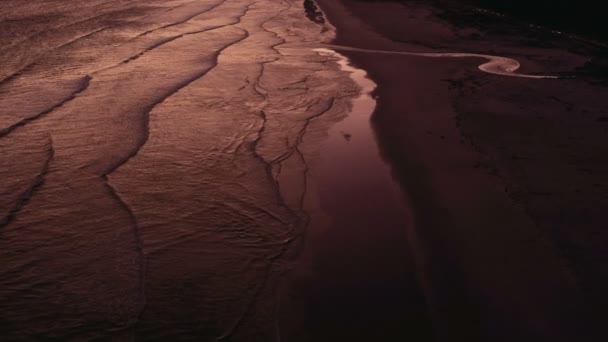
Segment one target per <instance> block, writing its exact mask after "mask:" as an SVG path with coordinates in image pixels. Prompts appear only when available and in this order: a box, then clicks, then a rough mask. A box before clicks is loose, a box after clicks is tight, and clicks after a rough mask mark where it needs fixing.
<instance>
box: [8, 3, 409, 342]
mask: <svg viewBox="0 0 608 342" xmlns="http://www.w3.org/2000/svg"><path fill="white" fill-rule="evenodd" d="M328 28H329V29H328ZM0 32H2V34H1V35H0V39H1V40H2V47H1V48H0V57H1V58H2V60H3V63H2V65H0V127H1V128H0V156H1V158H0V182H1V183H0V191H1V193H0V204H1V206H0V210H1V211H0V226H1V228H0V260H1V262H2V268H1V270H0V310H1V311H2V315H1V318H0V333H2V335H3V336H4V337H5V338H7V339H34V338H43V337H44V338H49V337H52V338H58V339H70V338H75V339H91V338H133V337H135V338H138V339H140V338H142V339H150V338H154V339H192V338H197V339H203V340H229V339H230V340H237V341H251V340H255V341H266V340H279V339H280V336H281V334H282V330H286V331H290V330H289V329H288V328H285V329H284V327H283V326H282V324H283V323H281V319H280V316H281V315H280V313H281V312H283V311H284V310H286V309H285V308H287V310H290V311H291V312H290V313H289V315H293V316H294V317H295V316H297V315H302V316H308V317H312V315H313V313H314V310H305V309H302V310H301V311H298V312H295V311H297V310H298V309H297V308H296V307H295V306H294V307H291V309H289V307H288V306H281V305H280V303H281V300H280V297H281V296H282V295H279V292H280V291H278V289H279V288H281V287H283V288H284V285H282V284H284V283H285V279H287V278H289V277H290V276H291V274H292V273H291V272H290V270H292V269H296V270H298V269H299V266H297V265H298V260H302V259H301V257H300V256H301V255H302V254H304V255H308V256H310V254H311V253H312V254H313V256H314V257H315V258H323V257H327V258H333V257H334V256H335V255H344V256H347V257H348V256H349V255H352V254H349V253H350V252H349V251H348V249H349V248H354V247H356V245H355V244H354V242H355V240H349V239H346V240H344V243H343V244H342V245H340V244H337V245H336V246H335V249H334V251H333V252H332V254H329V255H327V254H324V253H325V252H323V251H324V249H323V248H326V247H319V248H321V249H320V251H321V252H319V250H318V249H317V247H315V245H314V244H308V245H307V244H306V242H305V241H307V240H308V241H312V240H309V239H308V238H307V236H308V237H310V236H312V235H313V234H312V233H311V234H309V232H311V231H320V230H321V229H333V228H335V229H334V234H338V235H337V236H335V237H336V238H340V236H339V234H343V233H344V234H348V232H347V231H345V230H344V229H347V228H348V227H349V224H350V223H349V222H340V221H339V219H340V217H341V218H344V217H346V216H344V215H345V214H344V213H345V212H349V211H351V210H353V208H354V207H352V205H355V204H357V203H359V204H361V205H363V204H364V202H357V201H348V200H345V199H347V198H348V196H351V195H354V194H358V195H359V196H360V195H362V194H363V193H364V192H365V191H369V193H370V194H371V193H375V194H377V196H378V197H379V198H384V195H386V194H390V196H392V197H391V199H388V200H387V199H386V198H384V199H383V200H382V201H380V202H377V203H376V204H377V206H378V208H379V207H380V206H381V204H382V205H384V204H386V203H389V204H393V205H394V206H392V207H391V206H390V205H389V206H388V208H389V209H387V210H389V213H388V214H387V215H388V216H387V217H385V218H384V219H386V222H392V223H390V224H389V226H390V227H391V229H390V231H386V232H384V233H380V234H377V235H378V237H379V238H378V240H377V241H378V243H379V245H378V246H376V247H377V248H376V249H374V248H372V249H371V250H369V251H368V252H369V253H364V254H360V255H358V257H359V258H361V260H360V261H361V262H362V263H361V264H360V265H358V266H357V267H358V268H359V269H360V270H366V269H372V268H374V267H376V266H374V265H375V264H374V262H375V263H377V264H381V263H382V262H383V260H382V259H378V260H375V261H374V262H372V259H373V258H374V256H379V257H380V258H387V259H386V260H388V258H392V257H394V255H390V253H388V254H387V253H384V254H383V253H378V251H382V250H385V249H384V248H383V247H382V244H384V243H387V241H389V240H391V238H390V237H391V234H397V235H399V236H401V235H400V234H401V232H402V230H401V228H402V227H401V226H400V224H399V223H397V224H395V222H405V221H406V220H407V219H406V218H404V217H403V215H404V214H403V213H401V212H400V210H401V209H402V207H401V205H402V204H401V202H400V201H401V200H400V197H399V196H398V193H397V192H396V186H394V184H393V183H392V180H391V179H390V176H389V172H388V169H387V167H386V166H384V164H383V163H382V162H381V159H380V158H379V156H378V151H377V147H376V145H375V143H374V140H373V134H372V133H371V132H372V131H371V128H370V127H369V123H368V118H369V115H370V114H371V111H372V110H373V106H374V101H373V99H371V97H370V96H369V92H370V91H371V88H372V85H371V83H369V82H370V81H369V80H367V81H366V78H365V75H364V74H362V71H360V70H357V69H355V68H352V67H349V66H348V65H347V62H346V60H345V58H344V57H343V56H341V55H339V54H336V53H335V52H329V51H314V50H313V48H311V46H317V45H319V44H320V43H322V42H328V41H329V40H330V39H331V38H332V37H333V35H334V31H333V30H332V29H331V27H330V26H326V27H322V26H320V25H319V24H317V23H314V22H311V21H309V20H307V19H306V17H305V13H304V11H303V7H302V3H301V2H300V1H279V0H276V1H263V2H254V1H250V0H225V1H216V0H204V1H183V0H168V1H160V0H156V1H146V2H141V1H120V0H117V1H105V2H104V1H86V2H75V3H72V2H70V4H69V5H68V4H66V3H63V2H57V1H50V0H38V1H29V2H26V3H25V2H22V1H7V2H5V3H3V5H2V6H1V8H0ZM306 46H309V47H306ZM360 82H363V83H360ZM358 83H359V84H358ZM361 87H363V88H364V89H363V92H361V90H362V89H361ZM359 94H363V95H359ZM348 115H351V116H349V117H348V119H347V120H344V121H342V120H343V119H344V118H346V117H347V116H348ZM338 122H340V123H339V124H336V123H338ZM349 163H352V165H351V164H349ZM338 164H341V165H342V166H341V168H335V167H336V166H337V165H338ZM349 168H355V169H357V170H356V171H354V172H351V173H349V175H351V176H353V178H348V177H343V175H342V174H341V173H342V172H346V170H348V169H349ZM339 170H340V171H339ZM376 175H382V177H380V178H376ZM355 176H356V177H355ZM335 177H338V178H341V179H343V180H344V182H335V180H336V179H334V178H335ZM357 177H364V178H357ZM364 181H365V182H364ZM365 187H368V188H365ZM351 190H353V191H355V192H354V193H353V192H350V191H351ZM334 195H336V196H337V197H332V196H334ZM390 196H389V197H390ZM332 198H333V199H332ZM376 209H377V208H376ZM391 210H392V211H391ZM379 214H380V212H376V211H374V208H373V207H370V208H368V209H367V212H362V213H361V215H360V216H358V217H360V218H367V219H371V218H374V219H375V218H376V216H375V215H379ZM391 215H393V216H394V215H396V216H394V217H397V216H398V217H399V220H402V221H399V220H397V221H391V220H392V218H394V217H393V216H391ZM332 216H333V217H334V219H335V218H336V217H337V218H338V219H335V220H336V221H335V222H334V223H327V221H324V220H322V219H320V218H323V217H332ZM381 221H382V222H385V221H383V220H381ZM361 222H363V221H361ZM374 222H376V221H375V220H374ZM369 224H372V222H369ZM374 224H376V223H374ZM387 224H388V223H387ZM380 226H382V224H381V225H380ZM322 227H324V228H322ZM332 227H333V228H332ZM359 227H365V225H359ZM374 235H376V234H370V231H369V230H368V231H367V232H366V234H362V235H359V238H361V239H363V240H358V242H357V243H362V242H364V241H365V239H369V238H370V237H373V236H374ZM328 236H332V238H333V236H334V235H328ZM400 239H401V237H400ZM324 241H325V242H324V243H328V242H329V243H330V242H331V241H328V240H327V239H325V240H324ZM349 241H350V242H349ZM391 241H393V242H395V241H396V242H397V243H395V244H394V245H393V249H392V251H399V250H401V251H403V250H404V246H401V245H400V244H399V243H400V242H402V241H404V240H399V239H398V240H391ZM306 246H308V247H306ZM310 246H313V249H312V250H311V249H310ZM318 246H320V245H318ZM307 253H308V254H307ZM399 253H402V252H399ZM400 256H401V255H398V256H397V257H400ZM370 258H372V259H370ZM304 260H306V259H305V258H304ZM394 260H397V261H394V263H395V264H394V265H387V267H388V266H395V265H398V266H399V267H401V266H403V264H402V261H399V260H404V261H403V262H405V260H407V259H398V258H394ZM365 262H367V263H368V264H367V266H365ZM404 267H405V266H404ZM395 270H396V269H395V268H391V267H388V268H387V269H386V272H384V273H382V272H380V273H379V274H380V275H384V276H386V277H387V278H386V279H389V278H390V277H391V276H397V277H399V276H401V275H402V273H403V272H402V270H397V271H395ZM295 274H298V272H297V271H296V272H295ZM320 276H322V275H320ZM318 279H321V278H318ZM334 279H335V280H338V281H341V282H345V284H347V285H348V284H349V283H348V282H349V281H350V280H353V279H351V278H349V277H348V276H344V277H336V278H334ZM378 279H383V278H382V277H379V278H378ZM312 281H313V283H315V282H316V281H317V279H315V278H313V280H312ZM288 283H289V282H288ZM294 283H295V282H294ZM389 283H391V284H393V283H392V282H388V281H387V282H385V283H384V285H386V284H389ZM318 284H320V285H319V288H326V289H327V291H326V290H323V291H322V293H324V294H326V295H329V296H332V295H333V294H335V292H332V291H330V290H329V288H327V287H325V285H323V283H322V282H321V283H318ZM382 284H383V283H382V282H378V283H376V284H375V285H382ZM394 284H396V285H394V286H395V289H394V291H393V293H394V294H398V293H405V294H407V292H404V291H401V290H402V288H401V287H400V286H401V284H409V285H408V286H413V287H414V288H415V287H416V286H415V282H414V280H413V279H409V278H408V280H406V281H403V282H396V283H394ZM412 284H414V285H412ZM371 285H374V284H372V283H370V286H371ZM312 288H315V286H314V285H313V286H312ZM377 291H378V290H377V289H375V290H373V289H368V290H365V291H363V292H360V293H359V294H357V292H356V291H355V292H352V293H353V295H356V296H359V295H360V294H361V293H367V294H373V293H377ZM347 292H348V291H346V292H345V293H347ZM407 295H409V294H407ZM414 297H415V298H418V297H417V295H414ZM372 302H373V300H370V303H372ZM344 310H348V307H345V309H344ZM387 312H390V311H387ZM392 317H394V318H395V322H396V321H398V320H399V319H400V317H401V316H399V315H393V316H392ZM304 320H305V319H302V320H301V322H303V321H304ZM317 322H327V321H325V320H323V319H319V320H317ZM295 325H300V326H302V324H299V323H298V324H295ZM336 326H337V327H338V328H337V329H338V330H339V329H341V328H345V327H341V326H340V325H339V324H338V325H336ZM306 329H307V330H309V331H312V333H311V334H312V335H315V333H314V332H315V331H318V330H315V328H314V327H311V326H308V327H307V328H306Z"/></svg>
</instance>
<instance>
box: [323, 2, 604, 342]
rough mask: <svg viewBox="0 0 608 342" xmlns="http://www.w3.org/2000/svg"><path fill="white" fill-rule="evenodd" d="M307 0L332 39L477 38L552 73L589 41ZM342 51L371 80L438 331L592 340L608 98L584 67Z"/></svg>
mask: <svg viewBox="0 0 608 342" xmlns="http://www.w3.org/2000/svg"><path fill="white" fill-rule="evenodd" d="M319 4H320V5H321V8H322V9H323V10H324V12H325V13H326V14H327V16H328V19H329V21H330V22H331V23H332V24H333V25H335V26H336V27H337V28H338V38H337V41H336V42H335V43H336V44H339V45H347V46H352V47H357V48H370V49H382V50H402V51H439V52H476V53H490V54H497V55H503V56H508V57H514V58H516V59H518V60H519V61H520V62H521V64H522V72H526V73H564V74H566V73H570V72H572V71H576V70H577V68H579V67H582V66H584V64H585V63H586V62H587V61H588V60H589V58H588V57H587V55H588V54H589V53H590V52H592V51H593V48H592V47H590V46H588V45H586V44H584V43H581V42H578V41H574V40H570V39H569V38H565V37H563V36H550V37H552V39H548V38H547V34H546V33H543V34H538V32H536V31H535V32H532V33H531V32H530V30H531V29H530V28H526V27H519V26H513V25H512V26H509V24H508V23H505V22H502V21H498V20H497V21H496V25H497V26H498V27H492V26H486V27H485V28H483V29H482V28H480V27H475V26H468V27H467V25H464V24H462V22H459V23H458V26H456V25H455V24H453V23H449V22H447V21H446V20H445V18H446V16H443V17H441V16H440V15H439V14H441V13H440V11H439V10H438V9H437V8H433V7H429V6H427V5H421V4H416V5H411V4H410V5H407V6H405V5H402V4H399V3H394V2H379V3H378V2H376V3H369V2H360V1H346V0H343V1H324V0H323V1H319ZM441 18H443V19H441ZM454 23H456V20H454ZM499 25H501V26H499ZM530 36H532V37H533V38H522V37H530ZM541 43H542V44H541ZM345 54H346V55H348V56H349V57H350V58H351V59H352V60H353V61H354V62H355V63H356V64H357V65H358V66H360V67H362V68H363V69H365V70H367V71H368V72H369V74H370V76H371V78H372V79H373V80H375V81H376V83H378V85H379V88H378V90H377V92H376V94H377V96H378V99H379V104H378V108H377V110H376V112H375V114H374V116H373V126H374V128H375V130H376V134H377V140H378V143H379V145H380V146H381V149H382V151H383V155H384V157H385V159H386V161H387V162H388V163H389V164H390V165H391V166H392V169H393V172H394V176H395V177H396V178H397V179H398V180H399V182H400V184H401V186H402V188H403V192H404V194H405V197H406V198H408V200H409V202H410V203H411V206H412V210H413V212H414V216H415V218H416V224H415V231H414V232H409V233H408V236H409V237H410V243H413V244H414V245H415V246H414V248H413V249H414V250H415V251H416V254H417V255H416V256H415V259H416V263H417V264H418V265H422V267H421V270H420V271H421V274H420V275H419V277H420V283H421V286H422V287H423V288H424V292H425V297H426V301H427V303H428V305H429V311H430V314H431V317H432V321H433V326H434V328H435V330H436V335H437V337H438V339H439V340H445V341H452V340H462V338H468V339H469V340H471V341H474V340H483V341H515V340H520V341H528V340H531V341H548V340H551V341H575V340H578V341H595V340H598V341H599V340H605V336H603V338H602V337H601V336H600V335H601V334H600V330H599V329H598V327H599V326H600V323H601V322H603V321H604V320H603V319H602V318H603V315H604V313H603V312H602V310H601V308H602V307H604V306H605V304H606V303H607V299H608V296H606V294H605V293H604V291H603V289H605V288H606V287H607V285H608V268H607V267H606V252H605V246H606V245H607V244H606V242H608V234H607V233H606V232H605V231H603V230H602V229H604V228H605V222H606V220H605V219H604V218H603V213H602V212H603V210H604V209H605V208H606V207H607V203H608V196H606V186H607V184H606V176H605V175H606V174H607V172H606V171H608V170H606V167H607V165H608V163H606V157H605V156H606V155H608V153H606V152H608V151H606V149H607V146H606V144H605V143H604V142H605V138H606V134H607V132H608V126H607V125H606V113H607V112H608V105H606V101H605V100H604V96H605V94H606V89H605V88H603V87H602V86H601V85H599V84H598V82H596V81H595V80H594V79H593V77H592V76H593V74H592V73H591V75H590V74H589V72H588V70H583V71H586V73H585V74H583V73H582V72H581V73H579V74H578V75H577V76H579V77H578V78H575V79H559V80H525V79H516V78H508V77H501V76H495V75H487V74H483V73H480V72H479V71H478V70H477V69H476V66H477V65H478V64H479V63H480V62H481V61H480V60H476V59H473V58H469V59H441V60H437V59H425V58H421V57H405V56H391V55H374V54H369V53H363V52H345Z"/></svg>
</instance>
